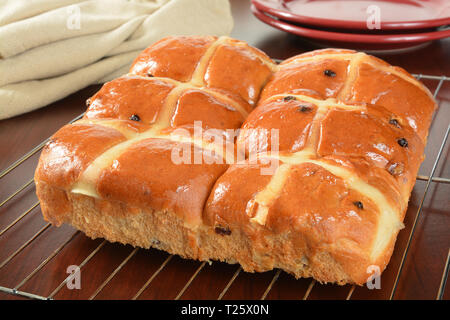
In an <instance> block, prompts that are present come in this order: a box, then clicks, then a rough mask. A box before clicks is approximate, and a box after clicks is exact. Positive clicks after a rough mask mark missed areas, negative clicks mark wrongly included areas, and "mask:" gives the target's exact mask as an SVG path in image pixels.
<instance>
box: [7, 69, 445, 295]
mask: <svg viewBox="0 0 450 320" xmlns="http://www.w3.org/2000/svg"><path fill="white" fill-rule="evenodd" d="M414 76H415V77H416V78H417V79H419V80H426V81H427V82H431V83H432V85H430V86H429V87H430V89H431V90H432V91H433V92H434V97H437V95H438V94H439V91H440V90H441V88H442V86H443V85H444V83H448V81H450V78H449V77H446V76H432V75H422V74H419V75H414ZM83 115H84V113H83V114H80V115H79V116H78V117H76V118H75V119H73V120H72V121H70V123H72V122H74V121H76V120H78V119H80V118H81V117H82V116H83ZM444 120H445V119H444ZM445 121H448V119H447V120H445ZM435 125H436V124H435V119H433V123H432V128H431V129H433V126H435ZM445 126H447V128H446V129H445ZM441 127H442V125H441ZM443 128H444V129H443V130H440V131H441V135H442V136H443V138H442V139H441V140H440V141H430V139H431V138H435V136H433V137H431V136H430V138H429V141H428V143H429V144H430V143H433V144H434V145H436V146H438V149H437V153H436V156H435V157H433V158H432V162H431V163H432V164H431V169H430V170H429V174H428V175H419V176H417V181H418V182H417V183H419V182H422V184H423V183H425V186H423V185H422V187H421V188H420V196H419V200H418V202H417V207H416V208H411V206H410V209H411V210H410V209H409V210H408V212H407V218H406V223H407V225H408V226H407V229H406V230H403V231H402V232H401V234H402V236H403V239H404V240H403V241H400V239H398V241H397V245H396V249H395V251H394V255H393V258H392V259H391V263H390V266H389V267H388V268H389V273H390V278H391V280H390V281H387V283H388V284H387V285H386V284H384V285H383V286H384V287H383V288H382V290H383V292H384V293H383V295H381V296H382V297H384V298H389V299H393V298H394V297H395V294H396V293H397V290H398V287H399V280H400V278H401V275H402V272H403V270H404V267H405V261H406V259H407V257H408V254H409V253H410V247H411V243H412V240H413V238H414V236H415V231H416V226H417V223H418V220H419V217H420V215H421V213H422V211H423V210H422V209H423V207H424V201H425V199H426V196H427V193H428V191H429V189H430V185H431V184H432V183H437V184H439V183H440V184H450V179H449V178H446V177H439V176H435V172H436V169H437V167H438V164H439V161H440V159H441V155H442V154H443V153H444V151H445V153H448V147H447V148H446V144H447V140H448V136H449V131H450V126H449V125H448V123H446V124H445V125H444V127H443ZM431 129H430V130H431ZM442 131H444V132H442ZM48 140H49V138H48V139H46V140H44V141H42V143H40V144H39V145H37V146H36V147H34V148H33V149H32V150H30V151H29V152H28V153H26V154H25V155H23V156H22V157H21V158H20V159H18V160H17V161H15V162H14V163H12V164H11V165H10V166H9V167H7V168H6V169H5V170H4V171H2V172H1V173H0V186H1V184H2V181H1V180H3V179H5V177H7V176H11V175H12V174H13V172H14V171H15V170H16V169H18V168H19V167H20V166H22V165H24V163H25V162H27V160H29V159H30V158H32V157H33V156H34V155H36V154H37V153H38V152H39V151H40V150H41V149H42V148H43V147H44V145H45V144H46V143H47V141H48ZM417 183H416V187H417ZM33 184H34V181H33V178H30V179H29V180H28V181H27V182H25V183H24V184H23V185H22V186H20V187H19V188H18V189H17V190H15V191H14V192H12V193H11V194H10V195H8V196H6V198H4V199H3V200H1V199H0V209H1V208H2V207H4V206H7V205H9V204H10V203H11V202H13V201H14V199H17V198H20V195H21V193H23V192H24V191H26V190H27V189H29V187H30V186H32V185H33ZM34 199H36V197H35V196H34ZM38 208H39V201H36V200H35V202H34V203H33V204H32V205H31V206H30V207H29V208H28V209H26V210H25V211H23V212H21V213H19V214H17V215H15V216H14V217H13V218H12V219H13V220H12V221H11V222H9V223H8V224H7V225H6V226H5V227H4V228H3V229H2V230H1V231H0V240H2V237H5V236H7V234H8V233H11V232H17V231H14V227H15V226H16V225H18V224H19V223H32V222H26V221H25V220H26V219H27V218H29V217H30V216H31V215H35V216H40V215H41V212H40V210H38ZM55 230H56V228H51V225H50V224H49V223H47V224H44V225H43V226H42V227H41V228H40V229H39V230H38V231H37V232H36V233H34V234H33V235H32V236H31V237H29V238H27V239H26V240H25V241H24V242H22V243H21V244H20V245H19V246H18V248H17V249H16V250H15V251H13V252H12V253H10V254H9V255H7V256H6V257H5V258H4V259H3V260H2V261H0V275H1V272H2V269H4V268H6V267H8V265H9V264H11V263H12V262H13V261H14V259H15V258H17V257H18V256H20V257H21V259H22V260H21V261H27V256H26V255H27V254H28V255H29V254H30V252H31V251H30V250H29V248H30V246H32V244H33V243H34V242H36V241H39V240H40V238H41V237H42V235H43V234H44V233H46V232H56V231H55ZM405 232H406V233H405ZM77 237H83V235H82V234H81V232H79V231H76V230H74V229H72V230H71V232H69V233H68V237H67V239H65V241H63V242H62V243H60V244H59V246H57V247H56V248H55V249H53V251H51V252H50V254H49V255H48V256H45V257H41V258H40V260H39V261H40V262H39V263H38V265H37V266H34V267H33V268H32V269H31V270H32V271H31V272H27V273H26V275H25V276H24V277H21V278H20V279H19V280H16V282H15V283H16V284H15V285H12V286H3V283H2V282H1V279H2V277H1V276H0V293H4V294H6V298H11V297H12V298H17V299H19V298H26V299H39V300H43V299H55V298H56V299H57V298H58V294H59V293H60V291H62V290H63V289H64V290H65V287H66V286H67V284H68V283H70V282H72V281H73V280H74V274H70V275H68V276H65V278H64V279H63V280H62V281H60V282H59V284H58V285H56V286H54V287H53V288H52V289H51V291H50V293H48V294H39V290H38V289H36V288H35V287H36V286H35V287H34V288H35V289H34V292H30V291H27V290H25V289H23V288H25V287H27V285H28V284H29V282H30V281H33V280H36V278H39V277H42V272H45V269H46V266H48V265H49V264H50V263H51V262H52V261H54V260H55V259H56V258H57V257H58V256H59V255H61V254H62V252H63V251H64V250H68V247H69V245H70V244H71V243H73V242H74V241H75V240H74V239H76V238H77ZM399 238H400V236H399ZM83 240H84V241H85V242H86V243H88V245H89V246H90V247H92V248H91V249H90V250H89V251H87V252H88V254H85V255H84V256H83V259H82V261H81V263H79V264H78V265H77V266H78V267H79V268H80V269H79V270H84V269H86V268H87V267H88V266H89V263H90V262H91V263H92V260H93V259H94V257H96V256H98V255H99V252H101V251H102V249H105V247H106V246H108V245H111V246H120V248H119V247H117V248H115V249H114V250H116V251H120V250H122V248H123V247H126V246H122V245H119V244H114V245H112V244H109V243H108V242H107V241H106V240H90V239H87V238H83ZM47 241H48V240H47ZM399 242H401V243H400V244H399ZM6 244H8V242H6ZM128 247H129V246H128ZM128 249H129V251H130V252H129V253H128V252H127V254H125V255H123V257H121V258H120V259H119V260H117V259H115V260H114V263H115V264H114V266H116V267H115V268H113V269H108V270H109V271H108V272H107V273H105V274H102V276H101V278H102V281H101V282H100V283H99V284H96V285H95V289H93V290H91V292H90V293H89V295H88V296H87V297H86V298H89V299H95V298H99V297H100V296H102V298H109V299H115V298H117V295H114V294H111V293H110V294H108V295H105V294H104V291H105V288H107V287H108V286H109V285H110V284H111V283H112V282H113V281H114V280H115V279H116V280H117V278H120V279H119V280H121V281H123V279H128V280H127V281H133V277H135V276H136V273H133V272H131V271H128V274H127V270H126V267H127V264H128V265H129V264H130V261H132V260H133V258H136V257H137V255H139V253H140V252H143V251H146V252H150V251H152V252H156V251H157V250H156V249H151V250H144V249H139V248H131V247H129V248H128ZM0 252H1V250H0ZM83 252H84V251H83ZM72 254H76V252H72ZM156 255H158V256H157V259H156V260H157V261H156V262H155V261H153V260H152V261H153V262H152V268H149V269H151V270H149V274H147V275H140V284H139V285H138V287H136V288H137V290H135V293H134V294H132V295H131V296H130V298H131V299H139V298H145V297H146V295H145V292H147V291H148V289H149V288H151V287H152V286H155V285H156V284H155V283H156V282H157V279H158V278H164V279H159V282H163V283H164V282H167V283H170V279H171V277H172V276H173V274H171V273H170V272H166V273H165V275H163V274H162V273H164V272H165V271H167V269H168V268H169V267H168V266H169V265H171V261H172V262H173V261H174V260H176V259H178V260H181V262H180V263H178V265H177V268H178V269H177V270H181V271H183V277H179V276H178V278H177V277H175V278H177V279H176V281H177V283H178V284H177V286H174V287H173V290H172V296H171V298H173V299H176V300H178V299H184V298H186V297H188V298H192V297H194V298H195V297H196V296H195V295H193V294H192V292H195V290H196V289H195V287H196V286H198V285H199V282H204V281H208V283H209V284H210V285H211V288H214V290H210V291H208V292H210V293H208V292H207V293H206V295H203V296H202V297H201V298H203V299H222V298H226V296H227V294H228V293H229V290H230V288H231V287H233V285H235V287H236V290H241V291H243V292H244V296H243V298H246V296H245V290H247V289H248V287H249V286H252V288H253V291H254V292H259V297H258V298H260V299H266V298H268V299H274V298H277V296H276V295H271V293H273V291H274V290H273V288H274V287H275V286H277V285H278V284H279V285H281V282H284V287H283V290H287V288H291V287H296V288H295V289H294V290H296V292H297V297H298V298H300V299H301V298H303V299H308V298H310V295H311V292H312V291H313V289H314V288H316V290H318V292H319V293H320V294H319V295H318V298H322V297H328V298H330V297H331V298H343V299H351V298H354V296H355V294H354V293H355V292H356V291H358V290H359V291H361V290H364V288H361V287H355V286H350V285H347V286H343V287H339V286H333V285H321V284H318V283H316V281H315V280H311V279H300V280H295V279H294V278H292V277H290V276H288V275H286V274H285V273H284V272H282V271H280V270H274V271H272V272H269V273H267V272H266V273H262V274H252V276H251V280H248V281H247V282H245V281H244V282H243V284H241V285H236V279H238V278H243V277H246V275H247V277H249V276H248V275H249V274H248V273H245V272H243V271H242V269H241V267H240V266H237V265H234V266H230V265H226V264H224V263H219V262H214V263H212V265H208V264H207V263H206V262H202V263H200V262H195V264H194V265H193V263H194V262H193V261H189V260H182V259H180V258H178V257H176V256H173V255H169V254H167V253H162V252H157V253H156ZM116 258H117V257H116ZM104 259H106V258H104ZM392 260H394V261H392ZM139 261H141V264H144V265H143V266H142V265H141V266H140V267H141V269H140V270H145V269H146V265H145V263H146V262H145V261H144V262H142V259H141V260H139ZM449 263H450V251H449V254H448V255H447V260H446V262H445V265H444V268H443V270H442V271H441V276H440V279H441V280H440V283H439V286H438V287H437V288H435V294H434V296H431V297H429V298H436V299H442V298H443V295H444V291H445V288H446V281H447V276H448V272H449ZM134 264H136V262H135V263H134ZM186 265H188V266H189V267H188V268H187V269H186V268H185V266H186ZM391 265H392V266H391ZM60 268H61V267H60ZM172 268H173V267H172ZM135 269H136V268H135ZM224 270H225V271H226V272H224ZM19 271H20V270H19V269H15V270H13V271H12V272H11V271H8V272H9V277H13V276H14V273H15V272H17V273H20V272H19ZM59 271H61V272H62V273H63V274H64V272H65V271H66V270H59ZM47 272H49V271H47ZM61 272H60V274H61ZM172 272H175V271H173V270H172ZM22 273H23V272H22ZM130 273H132V274H130ZM385 273H387V271H385ZM385 273H383V276H384V274H385ZM65 275H67V273H65ZM51 276H52V275H50V277H51ZM383 276H382V277H383ZM127 277H128V278H127ZM3 279H6V277H4V278H3ZM130 279H131V280H130ZM180 279H183V280H180ZM217 279H219V280H220V281H218V280H217ZM216 280H217V281H216ZM10 282H11V281H10ZM250 282H251V283H250ZM214 286H215V287H214ZM175 287H176V288H175ZM255 287H257V289H258V290H259V291H258V290H256V289H255ZM318 287H320V288H318ZM212 291H214V292H212ZM36 292H37V293H36ZM186 293H190V294H188V295H186ZM360 296H362V297H366V298H372V297H375V298H376V297H379V296H380V295H374V294H372V293H371V292H369V291H368V290H365V291H364V293H363V294H362V295H361V294H360ZM147 297H148V295H147ZM253 297H254V296H253ZM0 299H1V296H0Z"/></svg>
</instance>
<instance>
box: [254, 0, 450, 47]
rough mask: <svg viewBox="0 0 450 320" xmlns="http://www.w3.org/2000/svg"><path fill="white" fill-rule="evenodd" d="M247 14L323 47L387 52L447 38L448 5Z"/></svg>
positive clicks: (314, 2)
mask: <svg viewBox="0 0 450 320" xmlns="http://www.w3.org/2000/svg"><path fill="white" fill-rule="evenodd" d="M252 12H253V14H254V15H255V16H256V17H257V18H258V19H259V20H261V21H262V22H264V23H266V24H268V25H271V26H273V27H275V28H277V29H280V30H283V31H286V32H289V33H293V34H296V35H298V36H302V37H305V38H309V39H312V40H314V41H315V42H319V44H321V45H323V46H337V47H351V48H355V49H366V50H391V49H404V48H410V47H416V46H418V45H423V44H425V43H429V42H430V41H432V40H437V39H442V38H447V37H450V27H449V25H450V1H449V0H389V1H388V0H252Z"/></svg>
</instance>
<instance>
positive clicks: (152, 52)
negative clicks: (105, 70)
mask: <svg viewBox="0 0 450 320" xmlns="http://www.w3.org/2000/svg"><path fill="white" fill-rule="evenodd" d="M216 39H217V38H216V37H170V38H164V39H162V40H160V41H158V42H157V43H155V44H154V45H152V46H150V47H148V48H147V49H145V50H144V51H143V52H142V53H141V54H140V55H139V56H138V57H137V58H136V60H135V61H134V63H133V65H132V67H131V70H130V72H131V73H134V74H138V75H142V76H147V75H153V76H155V77H167V78H172V79H174V80H178V81H182V82H187V81H189V80H191V76H192V73H193V72H194V70H195V68H196V67H197V64H198V62H199V61H200V58H201V57H202V56H203V54H204V53H205V52H206V50H207V49H208V47H209V45H211V44H212V43H213V41H215V40H216Z"/></svg>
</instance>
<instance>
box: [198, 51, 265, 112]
mask: <svg viewBox="0 0 450 320" xmlns="http://www.w3.org/2000/svg"><path fill="white" fill-rule="evenodd" d="M251 52H252V51H251V50H249V47H248V46H247V45H245V46H233V45H229V44H226V45H222V46H220V47H219V48H217V49H216V52H215V54H214V55H213V57H212V58H211V61H210V63H209V65H208V68H207V70H206V73H205V76H204V80H205V82H206V84H207V86H208V87H211V88H219V89H223V90H227V91H229V92H231V93H234V94H237V95H239V96H241V97H242V98H243V99H244V100H245V101H247V102H248V103H249V104H251V105H255V104H256V102H257V100H258V97H259V93H260V91H261V89H262V87H263V86H264V84H265V83H266V81H267V80H268V79H269V77H270V76H271V74H272V71H271V69H270V68H269V67H268V66H267V65H266V64H265V63H263V62H262V60H261V58H259V57H258V56H255V55H254V54H252V53H251ZM267 60H268V61H270V60H269V59H268V58H267Z"/></svg>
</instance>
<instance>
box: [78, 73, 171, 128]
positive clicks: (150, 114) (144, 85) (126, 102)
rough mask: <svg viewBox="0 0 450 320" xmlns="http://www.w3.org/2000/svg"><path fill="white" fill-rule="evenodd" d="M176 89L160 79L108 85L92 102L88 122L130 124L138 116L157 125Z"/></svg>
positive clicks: (126, 79) (123, 80) (127, 79)
mask: <svg viewBox="0 0 450 320" xmlns="http://www.w3.org/2000/svg"><path fill="white" fill-rule="evenodd" d="M173 88H174V85H173V84H171V83H168V82H164V81H161V80H158V79H151V78H148V79H141V78H133V77H123V78H118V79H115V80H113V81H111V82H108V83H106V84H105V85H104V86H103V87H102V88H101V89H100V91H99V92H97V93H96V94H95V95H94V96H93V97H92V98H91V101H90V102H91V103H90V105H89V108H88V110H87V112H86V115H85V116H84V117H85V118H86V119H104V118H111V119H122V120H128V119H130V118H131V117H132V116H133V115H138V116H139V119H140V122H141V123H145V124H151V123H153V122H155V120H156V118H157V116H158V114H159V112H160V110H161V107H162V106H163V105H164V101H165V99H166V97H167V95H168V94H169V92H170V91H171V90H172V89H173Z"/></svg>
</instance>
